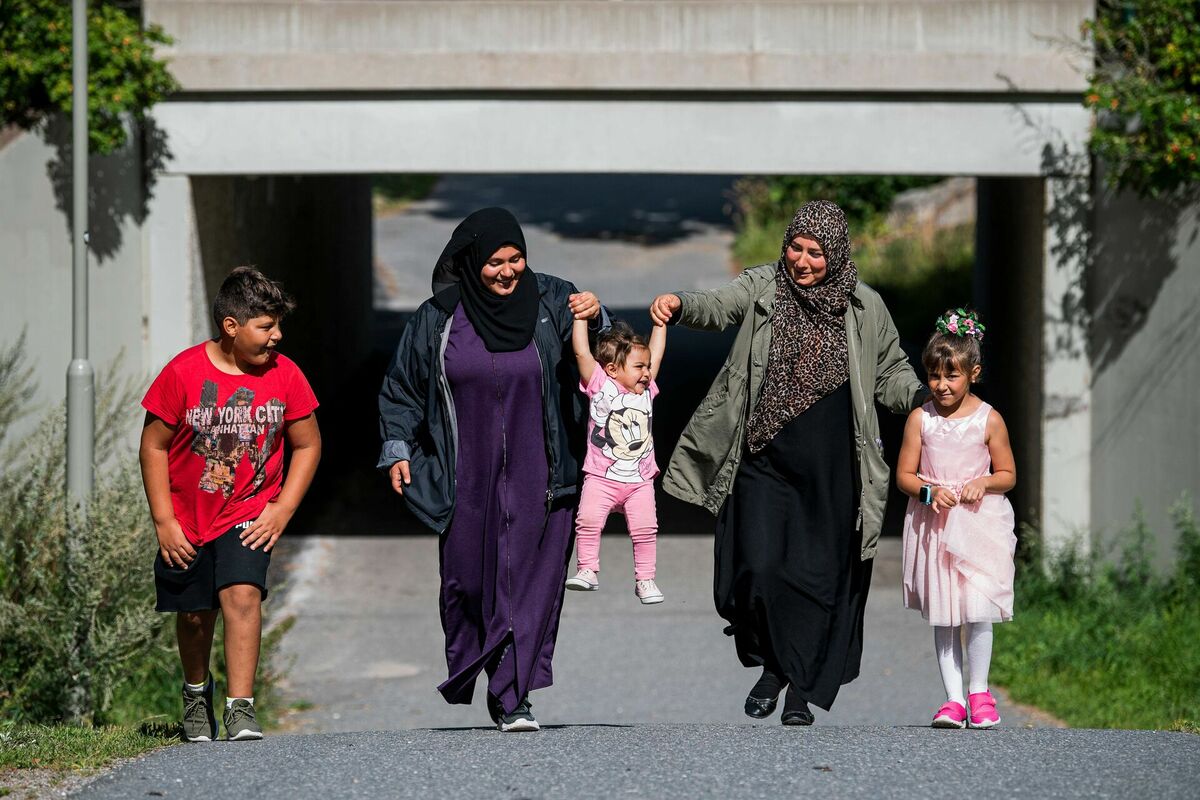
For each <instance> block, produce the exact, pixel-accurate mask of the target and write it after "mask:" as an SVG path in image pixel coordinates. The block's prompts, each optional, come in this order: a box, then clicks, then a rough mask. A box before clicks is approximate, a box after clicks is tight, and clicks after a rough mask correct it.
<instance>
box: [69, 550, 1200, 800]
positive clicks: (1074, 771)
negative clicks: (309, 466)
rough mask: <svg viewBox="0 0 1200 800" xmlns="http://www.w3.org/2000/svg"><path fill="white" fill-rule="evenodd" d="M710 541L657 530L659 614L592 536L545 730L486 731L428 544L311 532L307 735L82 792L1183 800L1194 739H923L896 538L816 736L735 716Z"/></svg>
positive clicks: (1025, 726) (1010, 722)
mask: <svg viewBox="0 0 1200 800" xmlns="http://www.w3.org/2000/svg"><path fill="white" fill-rule="evenodd" d="M710 548H711V539H710V537H708V536H670V537H663V539H662V540H661V541H660V551H659V552H660V565H661V566H660V570H661V572H660V575H661V578H660V580H661V584H662V586H663V588H664V590H665V591H666V594H667V602H665V603H663V604H662V605H660V606H657V607H643V606H641V605H639V604H638V603H636V601H635V600H634V598H633V595H632V592H631V591H630V588H631V587H630V585H629V584H630V583H631V581H630V580H628V579H626V578H623V577H621V576H625V575H626V573H628V572H629V570H630V569H631V568H632V564H631V558H630V555H629V553H628V544H627V540H626V539H625V538H624V537H616V536H608V537H606V538H605V540H604V549H605V552H604V556H603V557H604V565H605V570H604V573H603V581H604V583H603V588H602V589H601V591H600V592H598V593H595V594H574V593H572V594H569V595H568V597H567V605H566V609H565V612H564V614H563V624H562V633H561V636H560V639H559V649H558V655H557V657H556V659H555V670H556V681H557V682H556V685H555V686H554V687H552V688H550V689H546V690H543V691H540V692H537V693H535V695H534V699H535V701H536V711H537V712H538V716H539V719H540V720H541V721H542V723H543V724H544V725H545V728H544V729H543V731H542V732H541V733H537V734H500V733H498V732H496V731H495V730H494V729H492V728H491V727H490V726H488V725H485V715H484V712H483V710H482V708H481V707H480V706H474V707H465V706H448V705H446V704H445V703H444V702H443V701H442V700H441V698H440V697H439V696H437V695H436V694H435V693H434V691H433V687H434V685H435V684H436V683H437V682H438V681H440V680H441V678H442V674H443V670H444V664H443V662H442V661H441V650H440V648H441V636H440V630H439V624H438V620H437V610H436V587H437V563H436V541H435V540H434V539H433V538H431V537H396V538H383V537H377V538H367V537H361V538H337V539H334V538H327V539H311V540H309V541H308V542H307V543H306V546H305V547H304V549H303V551H302V552H301V553H299V555H298V556H297V557H295V558H293V559H292V560H291V569H290V570H289V571H290V583H291V589H290V591H289V592H288V593H287V595H286V599H285V601H284V605H283V607H282V608H277V609H275V612H276V613H279V612H286V613H294V614H296V615H297V623H296V626H295V627H294V628H293V629H292V631H291V632H290V633H289V634H288V636H287V637H286V640H285V644H286V650H287V653H288V654H289V655H290V656H291V657H293V658H295V664H294V666H293V667H292V670H291V673H290V675H291V685H290V687H289V692H290V694H291V696H292V697H293V698H296V699H305V700H309V701H311V702H314V703H315V704H316V705H315V707H314V708H312V709H311V710H309V711H306V712H305V713H303V714H301V715H299V716H298V717H297V718H295V719H293V721H292V723H293V724H292V729H293V730H296V731H305V732H309V735H297V734H296V733H288V734H275V735H271V736H268V737H267V739H265V740H264V741H262V742H244V743H228V742H216V743H213V744H207V745H181V746H178V747H172V748H169V749H167V750H164V751H159V752H157V753H154V754H151V755H150V756H147V757H145V758H142V759H139V760H137V761H134V762H131V763H128V764H125V765H123V766H121V767H119V768H118V769H116V770H115V771H114V772H112V773H111V774H109V775H106V776H104V777H102V778H99V779H97V780H96V781H94V782H93V783H91V784H89V785H88V786H87V787H85V788H84V789H83V790H82V791H81V792H80V793H79V794H78V795H77V796H78V797H83V798H135V797H148V796H151V797H167V798H197V800H209V798H211V797H213V796H216V795H220V794H222V793H224V792H225V791H226V790H227V789H228V788H229V787H231V786H236V792H237V794H238V795H239V796H247V797H256V798H260V800H272V798H281V799H282V800H304V799H305V798H324V797H347V798H375V797H420V798H427V797H454V798H497V797H501V798H504V797H508V798H552V797H564V796H567V797H571V796H587V797H646V796H649V797H657V798H663V799H664V800H669V799H671V798H707V797H713V798H762V797H776V796H783V797H788V796H796V795H798V794H800V793H802V792H818V793H819V796H821V797H829V798H859V797H861V798H868V797H870V798H874V797H879V796H884V797H910V796H911V797H918V796H920V797H929V796H942V795H946V794H957V793H960V792H962V793H971V794H976V793H978V794H987V793H998V792H999V793H1003V795H1004V796H1013V797H1037V798H1042V797H1070V798H1075V797H1081V798H1082V797H1088V798H1091V797H1112V798H1127V797H1133V796H1140V797H1153V798H1155V800H1165V799H1167V798H1194V797H1195V796H1196V793H1195V787H1196V785H1197V782H1198V781H1200V737H1197V736H1192V735H1189V734H1173V733H1161V732H1147V731H1090V730H1089V731H1084V730H1065V729H1057V728H1050V727H1032V726H1033V725H1034V724H1035V723H1034V720H1031V719H1030V718H1029V717H1028V716H1026V715H1023V714H1021V713H1019V712H1018V711H1017V710H1016V709H1014V708H1013V707H1012V706H1011V705H1008V704H1004V705H1002V709H1003V712H1004V714H1005V717H1006V720H1005V725H1004V726H1002V727H1001V728H998V729H995V730H991V731H970V730H966V731H938V730H933V729H931V728H928V727H927V726H926V724H925V720H926V719H927V718H928V715H929V713H930V710H931V708H932V707H933V706H934V705H936V704H937V702H938V700H939V699H940V698H939V692H940V687H939V684H938V680H937V675H936V671H935V668H934V665H933V661H932V657H931V656H930V651H931V649H932V648H931V647H930V646H929V644H930V643H929V641H928V640H929V638H930V635H929V631H928V628H927V627H926V626H925V625H924V623H923V622H921V620H920V618H919V617H918V616H917V615H916V614H913V613H911V612H905V611H903V610H902V609H900V608H899V596H898V590H897V589H896V581H897V577H898V576H897V574H896V572H897V568H896V550H897V548H896V543H895V540H888V541H885V548H884V552H883V554H882V555H881V556H880V561H879V565H878V566H879V569H877V571H876V573H875V576H876V580H875V583H874V585H873V587H872V594H871V601H870V606H869V609H868V616H867V620H868V628H867V632H866V650H865V653H864V663H863V675H862V677H861V678H859V680H858V681H856V682H854V683H852V684H850V685H849V686H847V687H844V689H843V694H842V697H841V698H839V700H838V702H837V704H836V705H835V707H834V710H833V712H832V713H830V714H821V713H818V722H817V725H816V726H814V727H812V728H799V729H798V728H784V727H783V726H781V725H779V723H778V715H776V716H775V717H774V718H773V719H771V720H768V721H766V722H761V723H755V722H753V721H752V720H749V719H748V718H746V717H745V716H743V715H742V714H741V710H740V706H741V698H742V696H743V694H744V692H745V690H746V688H747V686H748V684H749V683H750V682H751V679H752V677H753V675H752V673H751V672H750V671H748V670H743V669H742V668H741V667H739V666H738V665H737V663H736V660H735V658H734V656H733V648H732V645H731V644H730V642H729V640H728V639H727V638H726V637H724V636H723V635H722V634H721V632H720V629H721V624H720V621H719V620H718V619H717V617H716V615H715V613H714V612H713V611H712V609H711V600H710V599H709V589H708V583H709V580H710V578H711V566H710V564H711V555H710ZM479 691H482V688H480V689H479Z"/></svg>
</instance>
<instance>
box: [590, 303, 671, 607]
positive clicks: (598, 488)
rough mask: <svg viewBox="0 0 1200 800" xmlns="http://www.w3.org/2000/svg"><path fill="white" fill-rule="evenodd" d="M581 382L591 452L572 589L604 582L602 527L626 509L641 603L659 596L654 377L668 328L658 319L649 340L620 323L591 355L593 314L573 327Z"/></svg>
mask: <svg viewBox="0 0 1200 800" xmlns="http://www.w3.org/2000/svg"><path fill="white" fill-rule="evenodd" d="M572 342H573V344H574V347H575V360H576V363H577V364H578V365H579V375H580V389H581V390H582V391H583V392H584V393H585V394H586V395H587V396H588V400H589V417H590V419H589V420H588V441H587V455H586V456H585V457H584V461H583V472H584V477H583V492H582V496H581V497H580V499H579V511H578V513H577V514H576V517H575V531H576V534H575V552H576V557H577V559H578V566H579V571H578V572H577V573H576V574H575V577H573V578H568V579H567V588H568V589H575V590H577V591H585V592H586V591H595V590H596V589H598V588H600V579H599V577H598V576H597V573H598V572H599V571H600V531H601V530H602V529H603V528H604V523H605V521H606V520H607V519H608V515H609V513H610V512H611V511H624V513H625V521H626V523H627V524H628V526H629V536H630V538H631V539H633V569H634V593H635V594H636V595H637V597H638V599H639V600H641V601H642V602H643V603H646V604H651V603H661V602H662V601H663V594H662V592H661V591H659V589H658V586H657V585H655V583H654V562H655V540H656V537H657V536H658V518H657V514H656V512H655V509H654V476H655V475H657V474H658V465H657V464H656V463H655V461H654V436H653V434H652V433H651V420H652V419H653V408H652V404H653V400H654V398H655V396H656V395H657V394H658V385H657V384H656V383H655V382H654V378H655V376H656V375H658V367H659V364H660V363H661V362H662V355H663V350H664V349H665V348H666V344H667V329H666V327H665V326H663V325H656V326H655V327H654V331H653V332H652V333H651V334H650V341H649V342H647V341H646V340H645V339H644V338H643V337H641V336H639V335H637V334H635V333H634V332H633V331H632V330H631V329H630V328H629V326H628V325H626V324H624V323H620V322H618V323H615V324H614V325H613V326H612V327H611V328H610V329H609V330H607V331H605V332H603V333H601V334H600V335H599V338H598V340H597V343H596V354H595V356H594V357H593V355H592V351H591V348H590V347H589V346H588V335H587V321H586V320H576V321H575V327H574V329H573V330H572Z"/></svg>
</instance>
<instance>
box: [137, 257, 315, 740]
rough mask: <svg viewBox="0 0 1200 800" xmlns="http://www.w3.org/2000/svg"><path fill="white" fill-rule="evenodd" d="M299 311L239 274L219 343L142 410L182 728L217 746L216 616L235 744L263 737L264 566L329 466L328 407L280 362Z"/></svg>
mask: <svg viewBox="0 0 1200 800" xmlns="http://www.w3.org/2000/svg"><path fill="white" fill-rule="evenodd" d="M294 306H295V303H294V302H293V301H292V298H291V297H289V296H288V295H287V294H285V293H284V291H283V289H282V288H281V287H280V286H279V284H278V283H275V282H274V281H271V280H269V279H268V278H266V277H265V276H264V275H263V274H262V273H261V272H259V271H258V270H256V269H254V268H253V267H238V268H237V269H235V270H234V271H233V272H232V273H230V275H229V277H227V278H226V279H225V281H224V283H222V284H221V288H220V290H219V291H218V292H217V296H216V298H215V299H214V300H213V322H215V323H216V326H217V330H218V331H219V336H218V337H217V338H216V339H213V340H211V341H207V342H202V343H201V344H198V345H196V346H194V347H189V348H188V349H187V350H184V351H183V352H182V353H180V354H179V355H177V356H175V358H173V359H172V360H171V362H170V363H169V364H167V366H166V367H164V368H163V371H162V372H161V373H159V375H158V377H157V378H155V379H154V383H153V384H151V386H150V389H149V391H147V392H146V396H145V398H143V400H142V406H143V407H144V408H145V409H146V422H145V425H144V427H143V428H142V444H141V452H140V457H141V464H142V481H143V483H144V484H145V486H146V498H147V500H149V501H150V513H151V515H152V516H153V518H154V528H155V530H156V531H157V533H158V546H159V550H158V556H157V557H156V558H155V562H154V584H155V589H156V591H157V595H158V603H157V606H156V608H157V610H159V611H168V612H169V611H173V612H175V613H176V617H175V631H176V635H177V638H178V641H179V657H180V660H181V661H182V662H183V675H184V686H183V705H184V713H183V730H184V735H185V736H186V737H187V739H188V741H192V742H209V741H212V740H213V739H216V738H217V720H216V716H215V714H214V712H213V679H212V675H211V674H210V673H209V671H208V663H209V655H210V651H211V650H212V640H213V628H214V626H215V625H216V621H217V611H220V612H221V613H223V614H224V615H225V661H226V668H227V672H228V684H229V685H228V686H227V687H226V694H227V697H226V703H225V714H224V722H225V734H226V737H227V738H228V739H231V740H238V739H261V738H262V728H260V727H259V725H258V722H257V720H256V719H255V716H254V673H255V672H256V671H257V669H258V656H259V644H260V640H261V636H262V601H263V600H264V599H265V598H266V596H267V566H268V565H269V564H270V562H271V548H272V547H274V545H275V542H276V541H277V540H278V539H279V536H280V534H282V533H283V529H284V528H285V527H286V526H287V524H288V521H289V520H290V519H291V518H292V514H294V513H295V512H296V507H297V506H299V505H300V500H301V499H302V498H303V497H304V493H305V492H306V491H308V486H309V484H310V483H312V478H313V474H314V473H315V472H316V470H317V462H318V461H319V460H320V458H321V433H320V431H319V430H318V428H317V419H316V416H314V414H313V412H314V411H315V410H316V408H317V398H316V397H315V396H314V395H313V391H312V389H311V388H310V387H309V385H308V381H307V380H306V379H305V377H304V374H303V373H302V372H301V371H300V369H299V367H297V366H296V365H295V363H294V362H292V360H291V359H289V358H288V357H287V356H284V355H282V354H281V353H277V352H275V347H276V345H278V344H279V340H280V339H282V338H283V333H282V332H281V331H280V327H279V322H280V320H281V319H282V318H283V317H284V315H285V314H287V313H288V312H290V311H291V310H292V309H293V308H294ZM285 439H286V440H287V443H288V445H290V446H291V449H292V462H291V466H290V467H289V469H288V475H287V480H286V481H284V480H283V449H284V444H283V443H284V440H285Z"/></svg>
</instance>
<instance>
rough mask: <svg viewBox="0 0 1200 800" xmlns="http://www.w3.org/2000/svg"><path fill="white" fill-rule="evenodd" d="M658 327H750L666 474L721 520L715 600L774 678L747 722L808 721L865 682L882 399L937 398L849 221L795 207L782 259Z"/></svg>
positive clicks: (661, 306) (673, 310)
mask: <svg viewBox="0 0 1200 800" xmlns="http://www.w3.org/2000/svg"><path fill="white" fill-rule="evenodd" d="M650 314H651V317H653V318H654V321H655V322H656V323H660V324H661V323H668V322H669V323H678V324H681V325H686V326H689V327H695V328H702V329H705V330H720V329H722V328H725V327H729V326H731V325H740V326H741V330H740V332H739V334H738V336H737V338H736V340H735V341H734V344H733V348H732V349H731V350H730V353H729V356H728V358H727V359H726V362H725V367H724V369H722V371H721V373H720V374H719V375H718V376H717V379H716V381H715V382H714V384H713V387H712V389H710V390H709V394H708V396H707V397H706V398H705V399H704V401H703V402H702V403H701V404H700V407H699V408H698V409H697V410H696V413H695V415H694V416H693V417H692V419H691V421H690V422H689V423H688V427H687V428H686V429H685V430H684V432H683V435H682V436H681V437H680V439H679V445H678V447H676V449H675V452H674V453H673V455H672V457H671V464H670V466H669V467H668V468H667V472H666V474H665V475H664V477H663V488H664V489H665V490H666V491H667V492H669V493H670V494H672V495H674V496H676V497H678V498H681V499H683V500H687V501H689V502H692V503H697V504H699V505H703V506H704V507H706V508H708V509H709V510H710V511H713V512H714V513H716V514H717V515H718V522H717V535H716V548H715V551H716V558H715V564H714V592H713V594H714V598H715V600H716V604H717V612H718V613H719V614H720V615H721V616H722V617H724V618H725V620H726V621H727V622H728V623H729V627H728V628H726V633H728V634H730V635H731V636H733V638H734V644H735V645H736V647H737V653H738V657H739V658H740V659H741V662H742V664H743V665H744V666H746V667H752V668H758V669H761V670H762V675H761V677H760V678H759V680H758V682H757V683H756V684H755V685H754V688H753V689H751V690H750V694H749V696H748V697H747V698H746V699H745V706H744V707H745V711H746V713H747V714H748V715H750V716H752V717H755V718H763V717H766V716H768V715H769V714H771V713H772V712H773V711H774V710H775V706H776V703H777V700H778V697H779V695H780V693H781V692H782V691H783V689H784V687H787V693H786V697H785V699H784V705H783V714H782V721H783V723H784V724H785V725H810V724H812V722H813V713H812V711H811V710H810V709H809V705H808V704H809V703H812V704H813V705H816V706H819V707H821V708H824V709H828V708H829V707H830V706H832V705H833V701H834V699H835V698H836V697H837V694H838V690H839V688H840V687H841V686H842V684H845V683H849V682H850V681H852V680H854V678H855V677H857V676H858V670H859V662H860V659H861V656H862V630H863V612H864V609H865V606H866V600H867V590H868V587H869V586H870V582H871V563H872V561H871V559H872V557H873V556H874V555H875V547H876V542H877V540H878V537H879V531H880V526H881V525H882V518H883V508H884V504H885V502H886V495H887V487H888V483H889V481H888V469H887V465H886V464H885V463H884V461H883V449H882V447H881V446H880V444H879V442H880V439H879V421H878V420H877V419H876V417H875V408H874V404H875V401H876V400H878V401H879V402H880V403H881V404H883V405H885V406H887V407H889V408H891V409H892V410H893V411H895V412H897V413H907V412H908V411H909V410H910V409H912V408H914V407H916V406H918V405H920V399H921V398H922V397H923V396H924V391H923V389H924V387H922V386H921V383H920V381H918V380H917V377H916V375H915V374H914V373H913V371H912V368H911V367H910V366H909V365H908V361H907V359H906V358H905V356H904V353H903V351H901V349H900V347H899V344H898V337H897V335H896V329H895V326H894V325H893V324H892V319H891V315H890V314H888V311H887V308H886V307H885V306H884V304H883V301H882V300H881V299H880V298H879V295H878V294H876V293H875V292H874V291H872V290H871V289H870V288H868V287H866V286H864V285H863V284H862V283H860V282H859V280H858V270H857V269H855V267H854V262H852V261H851V260H850V236H849V232H848V228H847V224H846V215H845V214H844V213H842V210H841V209H840V208H838V206H837V205H835V204H834V203H831V202H828V201H826V200H817V201H813V202H811V203H806V204H805V205H804V206H803V207H802V208H801V209H800V210H799V211H797V212H796V216H795V218H794V219H793V220H792V223H791V225H789V226H788V228H787V231H786V233H785V234H784V237H783V247H782V249H781V252H780V255H779V260H778V261H777V262H775V263H773V264H763V265H762V266H758V267H752V268H750V269H747V270H746V271H745V272H743V273H742V274H741V275H739V276H738V277H737V278H736V279H734V280H733V281H731V282H730V283H728V284H726V285H725V286H722V287H718V288H715V289H710V290H707V291H699V292H680V293H677V294H665V295H660V296H659V297H658V298H656V299H655V301H654V304H653V305H652V306H651V308H650Z"/></svg>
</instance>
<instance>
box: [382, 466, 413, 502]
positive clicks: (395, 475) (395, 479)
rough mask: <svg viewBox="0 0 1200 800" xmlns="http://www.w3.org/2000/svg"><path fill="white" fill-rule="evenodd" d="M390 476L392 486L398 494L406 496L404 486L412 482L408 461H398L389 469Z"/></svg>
mask: <svg viewBox="0 0 1200 800" xmlns="http://www.w3.org/2000/svg"><path fill="white" fill-rule="evenodd" d="M388 477H389V478H391V479H392V488H393V489H395V490H396V494H398V495H400V496H401V497H403V496H404V487H405V486H408V485H409V484H410V483H412V475H410V474H409V472H408V462H407V461H397V462H396V463H395V464H392V466H391V468H390V469H388Z"/></svg>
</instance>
